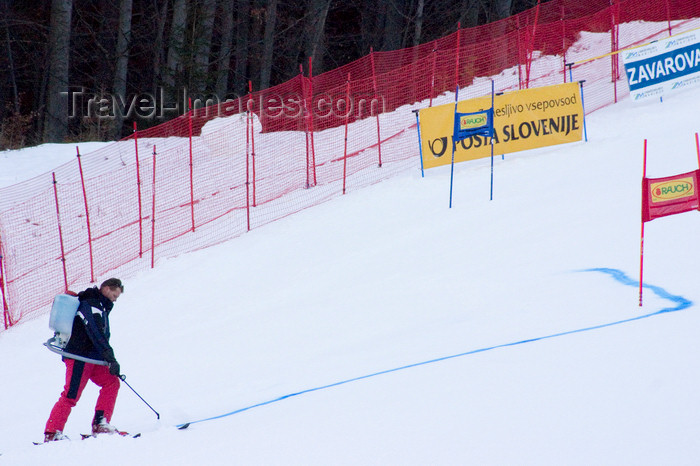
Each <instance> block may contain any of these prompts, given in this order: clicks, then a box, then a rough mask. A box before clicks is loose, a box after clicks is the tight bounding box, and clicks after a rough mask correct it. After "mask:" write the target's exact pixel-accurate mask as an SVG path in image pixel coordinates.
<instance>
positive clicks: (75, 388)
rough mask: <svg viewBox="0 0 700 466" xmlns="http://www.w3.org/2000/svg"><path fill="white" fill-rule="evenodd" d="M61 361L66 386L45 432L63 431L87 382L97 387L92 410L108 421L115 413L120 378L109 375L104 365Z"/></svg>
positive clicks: (52, 411) (67, 360) (68, 360)
mask: <svg viewBox="0 0 700 466" xmlns="http://www.w3.org/2000/svg"><path fill="white" fill-rule="evenodd" d="M63 362H65V364H66V385H65V387H64V388H63V392H62V393H61V397H60V398H59V399H58V401H57V402H56V404H55V405H54V407H53V409H52V410H51V415H50V416H49V420H48V421H47V422H46V429H45V430H44V432H57V431H61V432H63V428H64V426H65V425H66V421H68V416H69V415H70V412H71V409H73V406H75V405H76V403H78V400H79V399H80V395H81V394H82V393H83V389H84V388H85V386H86V385H87V383H88V380H92V382H93V383H94V384H95V385H97V386H98V387H100V393H99V395H98V396H97V404H96V406H95V411H102V412H103V413H104V417H105V419H107V422H109V421H110V420H111V419H112V413H113V412H114V404H115V403H116V402H117V393H118V392H119V377H117V376H116V375H112V374H110V373H109V369H108V368H107V366H100V365H97V364H90V363H86V362H83V361H76V360H75V359H67V358H65V359H64V360H63Z"/></svg>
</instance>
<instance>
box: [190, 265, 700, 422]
mask: <svg viewBox="0 0 700 466" xmlns="http://www.w3.org/2000/svg"><path fill="white" fill-rule="evenodd" d="M579 272H600V273H604V274H607V275H609V276H611V277H612V278H613V279H615V280H616V281H618V282H620V283H621V284H623V285H627V286H633V287H638V286H639V282H638V281H636V280H634V279H632V278H630V277H628V276H627V275H626V274H625V273H624V272H622V271H621V270H618V269H610V268H593V269H584V270H580V271H579ZM642 286H643V287H644V288H646V289H649V290H651V291H653V292H654V294H656V295H657V296H658V297H660V298H663V299H667V300H669V301H671V302H672V303H673V304H674V306H671V307H666V308H663V309H661V310H659V311H655V312H652V313H650V314H644V315H640V316H636V317H632V318H630V319H624V320H618V321H616V322H609V323H606V324H601V325H595V326H593V327H586V328H580V329H576V330H569V331H567V332H561V333H555V334H553V335H546V336H543V337H537V338H530V339H528V340H521V341H515V342H512V343H503V344H500V345H495V346H489V347H487V348H479V349H475V350H471V351H467V352H464V353H459V354H453V355H450V356H444V357H441V358H436V359H430V360H428V361H422V362H417V363H415V364H408V365H406V366H401V367H396V368H393V369H387V370H384V371H380V372H374V373H372V374H367V375H363V376H360V377H355V378H352V379H347V380H341V381H340V382H335V383H331V384H328V385H323V386H321V387H314V388H309V389H307V390H302V391H300V392H296V393H290V394H288V395H284V396H280V397H278V398H275V399H272V400H268V401H263V402H262V403H257V404H254V405H251V406H246V407H245V408H240V409H237V410H235V411H231V412H229V413H225V414H221V415H218V416H214V417H209V418H206V419H200V420H198V421H191V422H190V423H189V424H196V423H199V422H206V421H213V420H215V419H221V418H224V417H228V416H233V415H234V414H238V413H242V412H244V411H249V410H251V409H254V408H259V407H261V406H266V405H269V404H273V403H277V402H279V401H282V400H286V399H288V398H293V397H295V396H299V395H304V394H307V393H312V392H317V391H320V390H325V389H327V388H332V387H338V386H340V385H345V384H348V383H351V382H357V381H359V380H364V379H369V378H370V377H377V376H379V375H384V374H390V373H392V372H398V371H402V370H405V369H410V368H413V367H418V366H425V365H427V364H433V363H436V362H440V361H447V360H448V359H455V358H460V357H463V356H469V355H471V354H477V353H483V352H485V351H491V350H494V349H498V348H507V347H509V346H517V345H522V344H525V343H532V342H535V341H541V340H547V339H550V338H556V337H562V336H564V335H572V334H575V333H581V332H588V331H590V330H598V329H601V328H605V327H612V326H613V325H620V324H624V323H628V322H633V321H636V320H641V319H646V318H649V317H653V316H656V315H659V314H664V313H667V312H676V311H682V310H683V309H687V308H689V307H690V306H692V305H693V302H692V301H689V300H687V299H685V298H684V297H682V296H676V295H673V294H671V293H669V292H668V291H666V290H664V289H663V288H661V287H658V286H654V285H649V284H646V283H645V284H643V285H642ZM183 425H184V424H180V425H178V426H177V427H181V426H183Z"/></svg>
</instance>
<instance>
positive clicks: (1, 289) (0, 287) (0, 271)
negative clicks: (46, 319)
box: [0, 236, 12, 330]
mask: <svg viewBox="0 0 700 466" xmlns="http://www.w3.org/2000/svg"><path fill="white" fill-rule="evenodd" d="M2 250H3V249H2V236H0V294H2V317H3V320H4V323H5V330H7V329H8V328H10V327H12V320H11V319H10V310H9V308H8V307H7V290H6V289H5V279H4V278H3V277H4V276H5V275H4V270H5V265H4V263H3V261H2V260H3V252H2Z"/></svg>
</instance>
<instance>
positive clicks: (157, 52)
mask: <svg viewBox="0 0 700 466" xmlns="http://www.w3.org/2000/svg"><path fill="white" fill-rule="evenodd" d="M153 7H154V8H153V9H154V10H155V11H158V5H157V0H153ZM167 12H168V0H163V4H162V5H161V8H160V13H159V14H157V15H156V21H157V23H156V25H157V26H156V35H155V41H154V44H153V83H152V85H151V88H152V89H153V92H157V89H158V85H159V84H160V83H161V80H160V78H161V76H164V74H165V73H163V70H161V63H162V62H163V53H164V47H163V36H164V35H165V19H166V16H167Z"/></svg>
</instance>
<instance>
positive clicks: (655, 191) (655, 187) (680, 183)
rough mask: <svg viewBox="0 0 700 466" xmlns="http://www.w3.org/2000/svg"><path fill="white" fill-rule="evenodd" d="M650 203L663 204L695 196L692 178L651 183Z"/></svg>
mask: <svg viewBox="0 0 700 466" xmlns="http://www.w3.org/2000/svg"><path fill="white" fill-rule="evenodd" d="M650 189H651V202H665V201H673V200H676V199H682V198H684V197H693V196H695V184H694V183H693V177H692V176H686V177H685V178H676V179H673V180H667V181H662V182H659V183H651V186H650Z"/></svg>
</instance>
